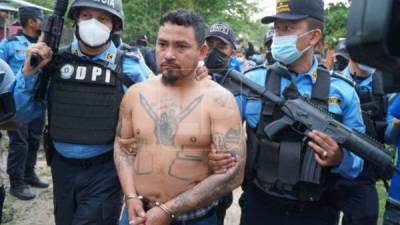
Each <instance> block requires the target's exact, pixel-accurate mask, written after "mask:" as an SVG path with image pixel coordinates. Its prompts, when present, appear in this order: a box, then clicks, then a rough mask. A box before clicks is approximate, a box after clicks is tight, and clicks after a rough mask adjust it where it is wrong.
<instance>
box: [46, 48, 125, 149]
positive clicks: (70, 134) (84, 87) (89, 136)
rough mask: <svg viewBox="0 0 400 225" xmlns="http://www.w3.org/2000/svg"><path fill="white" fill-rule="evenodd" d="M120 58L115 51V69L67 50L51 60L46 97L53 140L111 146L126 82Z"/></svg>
mask: <svg viewBox="0 0 400 225" xmlns="http://www.w3.org/2000/svg"><path fill="white" fill-rule="evenodd" d="M123 55H124V53H123V52H122V51H118V53H117V56H116V61H115V62H116V63H115V65H108V64H106V63H100V62H92V61H89V60H85V59H82V58H81V57H78V56H75V55H73V54H71V53H70V50H69V51H68V50H66V51H62V52H61V53H59V54H57V55H56V56H55V57H54V59H53V63H52V71H53V74H52V77H51V79H52V80H51V82H50V86H49V94H48V98H49V99H48V102H49V104H48V106H49V109H48V112H49V133H50V137H51V138H52V140H54V141H57V142H64V143H73V144H90V145H103V144H111V143H112V142H113V140H114V137H115V129H116V124H117V119H118V111H119V105H120V103H121V100H122V96H123V90H122V86H121V83H124V84H126V79H127V77H126V76H125V75H123V74H122V71H123V70H122V61H123ZM122 77H123V78H122ZM128 79H129V78H128ZM132 83H133V82H131V83H130V84H132ZM130 84H127V85H130Z"/></svg>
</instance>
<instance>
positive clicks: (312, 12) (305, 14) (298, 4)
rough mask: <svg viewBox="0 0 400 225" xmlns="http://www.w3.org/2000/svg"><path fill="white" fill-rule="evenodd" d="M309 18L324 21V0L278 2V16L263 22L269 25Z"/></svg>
mask: <svg viewBox="0 0 400 225" xmlns="http://www.w3.org/2000/svg"><path fill="white" fill-rule="evenodd" d="M309 17H311V18H314V19H317V20H319V21H321V22H323V21H324V1H323V0H277V1H276V15H272V16H266V17H264V18H262V19H261V22H262V23H264V24H268V23H272V22H275V20H277V19H282V20H302V19H306V18H309Z"/></svg>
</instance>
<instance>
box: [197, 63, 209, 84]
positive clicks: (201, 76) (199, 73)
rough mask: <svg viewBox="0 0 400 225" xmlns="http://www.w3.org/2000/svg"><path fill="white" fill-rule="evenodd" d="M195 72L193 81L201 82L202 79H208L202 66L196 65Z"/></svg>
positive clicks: (206, 72) (205, 68)
mask: <svg viewBox="0 0 400 225" xmlns="http://www.w3.org/2000/svg"><path fill="white" fill-rule="evenodd" d="M195 72H196V75H195V79H196V80H202V79H204V78H210V77H209V75H208V69H207V67H205V66H204V65H200V64H198V65H197V68H196V71H195Z"/></svg>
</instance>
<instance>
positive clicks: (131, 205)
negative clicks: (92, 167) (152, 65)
mask: <svg viewBox="0 0 400 225" xmlns="http://www.w3.org/2000/svg"><path fill="white" fill-rule="evenodd" d="M135 99H136V98H135V96H134V94H133V91H132V88H130V89H129V90H128V92H127V93H126V94H125V95H124V98H123V99H122V102H121V105H120V110H119V118H118V125H117V131H116V137H115V141H114V162H115V167H116V169H117V173H118V177H119V182H120V183H121V186H122V190H123V192H124V194H125V196H128V195H132V194H136V190H135V183H134V177H133V171H134V160H135V154H131V153H129V152H127V151H124V150H123V149H122V148H121V147H123V146H120V143H121V142H120V141H119V139H121V138H123V139H129V138H133V137H134V132H133V121H132V113H133V112H132V108H133V105H134V104H135ZM126 203H127V207H128V214H129V221H135V224H142V223H144V220H145V219H144V210H143V204H142V202H141V201H140V200H138V199H126Z"/></svg>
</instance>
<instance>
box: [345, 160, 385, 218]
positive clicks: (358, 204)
mask: <svg viewBox="0 0 400 225" xmlns="http://www.w3.org/2000/svg"><path fill="white" fill-rule="evenodd" d="M374 177H375V175H374V172H373V170H372V168H371V167H369V166H368V165H367V166H366V165H364V170H363V171H362V173H361V174H360V176H359V177H357V178H356V179H354V180H350V181H349V180H341V181H339V186H338V187H339V191H340V192H341V193H342V195H343V209H342V211H343V222H342V224H343V225H376V224H377V223H378V217H379V197H378V191H377V190H376V180H375V178H374ZM355 209H356V210H355Z"/></svg>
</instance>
